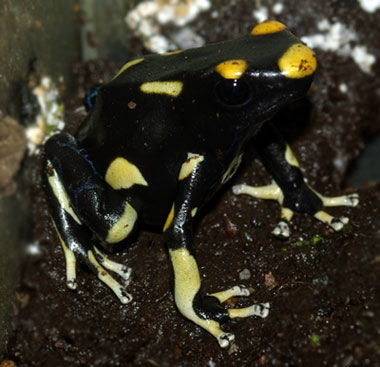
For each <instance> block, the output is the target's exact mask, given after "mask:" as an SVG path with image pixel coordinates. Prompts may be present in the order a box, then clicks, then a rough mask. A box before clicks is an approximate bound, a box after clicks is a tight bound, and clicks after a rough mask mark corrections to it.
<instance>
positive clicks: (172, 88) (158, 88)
mask: <svg viewBox="0 0 380 367" xmlns="http://www.w3.org/2000/svg"><path fill="white" fill-rule="evenodd" d="M182 89H183V83H182V82H181V81H179V80H178V81H177V80H174V81H170V80H167V81H155V82H146V83H143V84H141V85H140V90H141V91H142V92H144V93H148V94H150V93H153V94H167V95H168V96H171V97H178V96H179V95H180V94H181V92H182Z"/></svg>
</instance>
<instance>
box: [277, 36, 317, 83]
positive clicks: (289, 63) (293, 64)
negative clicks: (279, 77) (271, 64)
mask: <svg viewBox="0 0 380 367" xmlns="http://www.w3.org/2000/svg"><path fill="white" fill-rule="evenodd" d="M278 67H279V68H280V70H281V72H282V73H283V74H284V75H285V76H286V77H287V78H292V79H297V78H304V77H306V76H309V75H311V74H313V73H314V72H315V69H316V68H317V59H316V57H315V54H314V52H313V50H312V49H310V48H309V47H307V46H306V45H304V44H303V43H296V44H294V45H292V46H290V47H289V48H288V49H287V50H286V51H285V53H284V54H283V55H282V56H281V58H280V59H279V60H278Z"/></svg>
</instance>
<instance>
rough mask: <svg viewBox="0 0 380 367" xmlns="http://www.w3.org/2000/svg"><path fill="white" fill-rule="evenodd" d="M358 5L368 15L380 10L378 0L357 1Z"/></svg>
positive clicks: (379, 1)
mask: <svg viewBox="0 0 380 367" xmlns="http://www.w3.org/2000/svg"><path fill="white" fill-rule="evenodd" d="M359 4H360V6H361V7H362V9H363V10H364V11H366V12H368V13H374V12H375V11H376V10H377V9H380V0H359Z"/></svg>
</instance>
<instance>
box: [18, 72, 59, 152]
mask: <svg viewBox="0 0 380 367" xmlns="http://www.w3.org/2000/svg"><path fill="white" fill-rule="evenodd" d="M32 93H33V94H34V95H35V97H36V98H37V102H38V105H39V108H40V111H39V113H38V115H37V116H36V120H35V122H34V123H33V124H32V125H30V126H28V127H27V128H26V129H25V134H26V138H27V147H28V151H29V154H34V153H36V152H37V148H38V146H40V145H41V144H42V143H43V140H44V138H45V136H46V135H47V132H48V130H50V131H53V130H62V129H63V128H64V127H65V122H64V119H63V110H64V108H63V104H62V103H61V102H60V94H59V91H58V88H57V87H56V86H55V84H54V83H53V81H52V79H51V78H50V77H48V76H43V77H42V78H41V81H40V84H38V85H37V86H36V87H34V88H33V90H32Z"/></svg>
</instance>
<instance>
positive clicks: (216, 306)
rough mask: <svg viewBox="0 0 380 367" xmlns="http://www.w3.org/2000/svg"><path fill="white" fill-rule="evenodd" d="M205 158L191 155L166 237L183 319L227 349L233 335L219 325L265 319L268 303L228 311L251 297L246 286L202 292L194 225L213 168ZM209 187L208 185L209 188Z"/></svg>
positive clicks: (170, 214)
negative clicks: (230, 302) (238, 299)
mask: <svg viewBox="0 0 380 367" xmlns="http://www.w3.org/2000/svg"><path fill="white" fill-rule="evenodd" d="M209 168H210V167H207V162H206V161H205V158H204V157H203V156H202V155H198V154H192V153H188V159H187V160H186V161H185V162H184V163H183V165H182V168H181V171H180V173H179V177H178V191H177V192H178V194H177V197H176V200H175V202H174V203H173V206H172V208H171V211H170V213H169V215H168V217H167V220H166V223H165V226H164V233H165V237H166V241H167V245H168V248H169V254H170V260H171V263H172V266H173V270H174V296H175V302H176V305H177V307H178V309H179V311H180V312H181V313H182V315H183V316H185V317H186V318H188V319H190V320H192V321H193V322H194V323H196V324H197V325H199V326H201V327H202V328H204V329H206V330H207V331H208V332H209V333H211V334H212V335H213V336H214V337H216V339H217V340H218V342H219V345H220V346H221V347H223V348H224V347H227V346H228V345H230V343H231V342H232V341H233V340H234V338H235V337H234V335H233V334H231V333H226V332H224V331H223V330H222V329H221V327H220V323H222V322H225V321H227V320H229V319H231V318H237V317H248V316H260V317H266V316H267V315H268V312H269V303H265V304H255V305H252V306H250V307H246V308H241V309H228V310H227V309H225V308H224V307H223V306H222V303H223V302H225V301H226V300H227V299H229V298H231V297H235V296H248V295H249V291H248V289H247V288H245V287H244V286H235V287H233V288H231V289H228V290H226V291H222V292H217V293H212V294H206V293H204V292H203V291H202V289H201V276H200V273H199V268H198V265H197V261H196V258H195V251H194V247H193V234H192V225H193V217H194V216H195V214H196V211H197V205H198V204H199V203H200V202H202V196H203V194H204V185H205V184H207V182H205V181H204V177H206V176H204V174H205V173H206V172H207V173H208V174H209V176H210V171H211V172H212V168H211V169H209ZM206 186H207V185H206Z"/></svg>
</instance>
